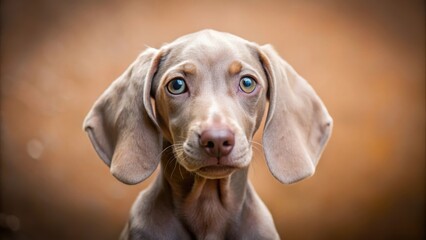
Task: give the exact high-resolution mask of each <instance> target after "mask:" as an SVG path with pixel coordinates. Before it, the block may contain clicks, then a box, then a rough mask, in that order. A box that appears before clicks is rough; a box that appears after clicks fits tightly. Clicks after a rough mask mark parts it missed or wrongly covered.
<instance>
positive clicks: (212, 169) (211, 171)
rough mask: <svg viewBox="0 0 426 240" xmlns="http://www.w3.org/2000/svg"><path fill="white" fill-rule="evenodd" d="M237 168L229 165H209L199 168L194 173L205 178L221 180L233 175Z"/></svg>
mask: <svg viewBox="0 0 426 240" xmlns="http://www.w3.org/2000/svg"><path fill="white" fill-rule="evenodd" d="M236 169H238V168H237V167H233V166H229V165H221V164H218V165H209V166H205V167H201V168H199V169H198V170H197V171H196V172H197V174H198V175H200V176H202V177H206V178H223V177H226V176H229V175H230V174H231V173H233V172H234V171H235V170H236Z"/></svg>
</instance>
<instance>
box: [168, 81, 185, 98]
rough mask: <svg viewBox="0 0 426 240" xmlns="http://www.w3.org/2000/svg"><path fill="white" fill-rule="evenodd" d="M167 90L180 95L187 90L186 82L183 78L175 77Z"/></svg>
mask: <svg viewBox="0 0 426 240" xmlns="http://www.w3.org/2000/svg"><path fill="white" fill-rule="evenodd" d="M167 90H169V92H170V93H171V94H174V95H178V94H182V93H184V92H186V83H185V80H183V79H182V78H175V79H173V80H171V81H170V82H169V83H168V84H167Z"/></svg>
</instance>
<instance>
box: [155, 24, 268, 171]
mask: <svg viewBox="0 0 426 240" xmlns="http://www.w3.org/2000/svg"><path fill="white" fill-rule="evenodd" d="M216 35H217V33H215V32H209V33H206V34H195V35H194V36H192V35H189V36H186V37H185V38H182V39H179V40H177V43H176V44H171V45H169V46H168V48H167V49H165V51H166V54H165V55H164V56H165V57H164V58H163V61H162V63H161V64H160V67H159V69H158V72H157V74H156V76H155V78H154V80H153V84H152V86H153V89H152V91H153V92H155V94H154V99H155V107H156V112H157V117H156V120H157V122H158V123H159V126H160V128H161V132H162V134H163V136H164V137H165V139H166V140H167V141H168V142H170V143H172V144H173V150H174V153H175V156H176V159H177V161H178V162H179V163H180V164H181V165H182V166H183V167H185V168H186V169H187V170H188V171H190V172H195V173H197V174H198V175H201V176H203V177H206V178H222V177H225V176H227V175H229V174H230V173H232V172H233V171H234V170H236V169H239V168H244V167H246V166H248V164H249V163H250V160H251V158H252V148H251V145H252V138H253V135H254V133H255V131H256V130H257V129H258V127H259V125H260V122H261V120H262V116H263V113H264V110H265V105H266V93H267V89H268V81H267V78H266V73H265V71H264V69H263V65H262V63H261V61H260V56H259V52H258V51H257V49H256V47H255V46H254V45H253V44H250V43H249V42H247V41H245V40H243V39H240V38H237V37H232V36H230V37H228V38H222V37H218V36H216Z"/></svg>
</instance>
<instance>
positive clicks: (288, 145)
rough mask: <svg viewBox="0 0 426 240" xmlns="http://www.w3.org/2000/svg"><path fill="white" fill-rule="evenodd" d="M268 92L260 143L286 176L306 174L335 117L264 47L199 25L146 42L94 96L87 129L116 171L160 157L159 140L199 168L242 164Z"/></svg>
mask: <svg viewBox="0 0 426 240" xmlns="http://www.w3.org/2000/svg"><path fill="white" fill-rule="evenodd" d="M267 100H269V108H268V115H267V119H266V124H265V127H264V132H263V150H264V152H265V157H266V160H267V164H268V166H269V169H270V170H271V172H272V174H273V175H274V176H275V177H276V178H277V179H278V180H279V181H281V182H283V183H292V182H295V181H298V180H301V179H303V178H305V177H308V176H311V175H312V174H313V173H314V171H315V166H316V164H317V162H318V159H319V158H320V156H321V153H322V151H323V149H324V147H325V145H326V143H327V141H328V138H329V136H330V133H331V128H332V119H331V117H330V116H329V114H328V112H327V110H326V108H325V106H324V105H323V103H322V102H321V100H320V99H319V97H318V96H317V94H316V93H315V91H314V90H313V89H312V88H311V86H310V85H309V84H308V83H307V82H306V81H305V80H304V79H303V78H301V77H300V76H299V75H298V74H297V73H296V72H295V71H294V70H293V68H291V66H290V65H288V64H287V63H286V62H285V61H284V60H283V59H282V58H280V57H279V56H278V54H277V53H276V52H275V51H274V50H273V49H272V47H270V46H269V45H266V46H259V45H257V44H255V43H252V42H249V41H246V40H244V39H242V38H239V37H236V36H234V35H231V34H227V33H221V32H216V31H212V30H205V31H201V32H197V33H193V34H190V35H186V36H184V37H181V38H179V39H177V40H175V41H174V42H172V43H170V44H166V45H164V46H163V47H161V48H160V49H158V50H157V49H152V48H149V49H147V50H146V51H144V52H143V53H142V54H141V55H140V56H139V57H138V58H137V60H136V61H135V62H134V63H133V64H132V65H131V66H130V67H129V68H128V69H127V70H126V71H125V72H124V74H123V75H122V76H120V77H119V78H118V79H117V80H116V81H114V82H113V83H112V84H111V86H110V87H109V88H108V89H107V90H106V91H105V92H104V93H103V94H102V96H101V97H100V98H99V99H98V100H97V101H96V102H95V104H94V106H93V108H92V109H91V111H90V112H89V114H88V115H87V117H86V119H85V122H84V129H85V130H86V131H87V132H88V134H89V137H90V139H91V141H92V144H93V145H94V148H95V149H96V151H97V153H98V155H99V156H100V158H101V159H102V160H103V161H104V162H105V163H106V164H107V165H109V166H110V168H111V172H112V173H113V175H114V176H116V177H117V178H118V179H119V180H121V181H123V182H125V183H128V184H135V183H138V182H140V181H143V180H144V179H146V178H147V177H148V176H149V175H151V174H152V172H153V171H154V170H155V168H156V167H157V165H158V163H159V160H160V155H161V152H162V150H163V146H162V142H163V140H164V141H166V142H168V143H170V144H171V146H172V148H173V152H174V155H175V158H176V161H178V163H179V164H180V165H182V166H183V167H184V168H185V169H186V170H188V171H189V172H193V173H195V174H197V175H200V176H202V177H205V178H222V177H226V176H228V175H229V174H231V173H232V172H233V171H235V170H237V169H241V168H245V167H247V166H248V165H249V163H250V161H251V158H252V145H253V135H254V133H255V132H256V130H257V129H258V128H259V126H260V123H261V120H262V117H263V114H264V112H265V108H266V106H267Z"/></svg>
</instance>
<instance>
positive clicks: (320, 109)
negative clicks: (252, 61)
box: [260, 45, 333, 184]
mask: <svg viewBox="0 0 426 240" xmlns="http://www.w3.org/2000/svg"><path fill="white" fill-rule="evenodd" d="M260 51H261V53H260V59H261V61H262V63H263V66H264V69H265V71H266V73H267V77H268V82H269V89H268V91H269V93H268V96H269V111H268V115H267V119H266V123H265V129H264V132H263V146H264V152H265V158H266V161H267V164H268V167H269V169H270V171H271V172H272V174H273V175H274V177H275V178H277V179H278V180H279V181H280V182H282V183H287V184H288V183H293V182H297V181H299V180H302V179H304V178H306V177H309V176H312V175H313V174H314V172H315V167H316V165H317V163H318V160H319V158H320V156H321V154H322V152H323V150H324V147H325V146H326V144H327V141H328V139H329V137H330V135H331V130H332V124H333V120H332V118H331V116H330V115H329V114H328V112H327V109H326V108H325V106H324V104H323V103H322V101H321V99H320V98H319V97H318V95H317V94H316V93H315V91H314V90H313V88H312V87H311V86H310V85H309V84H308V82H306V80H304V79H303V78H302V77H301V76H299V75H298V74H297V73H296V71H295V70H294V69H293V68H292V67H291V66H290V65H289V64H288V63H287V62H285V61H284V60H283V59H282V58H281V57H280V56H279V55H278V54H277V53H276V52H275V50H274V49H273V48H272V47H271V46H270V45H265V46H262V47H261V50H260Z"/></svg>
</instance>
